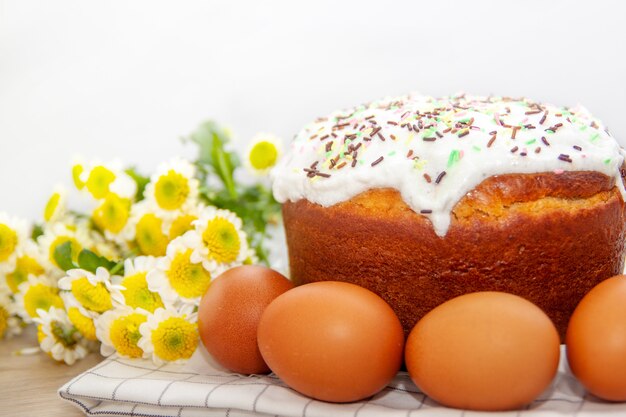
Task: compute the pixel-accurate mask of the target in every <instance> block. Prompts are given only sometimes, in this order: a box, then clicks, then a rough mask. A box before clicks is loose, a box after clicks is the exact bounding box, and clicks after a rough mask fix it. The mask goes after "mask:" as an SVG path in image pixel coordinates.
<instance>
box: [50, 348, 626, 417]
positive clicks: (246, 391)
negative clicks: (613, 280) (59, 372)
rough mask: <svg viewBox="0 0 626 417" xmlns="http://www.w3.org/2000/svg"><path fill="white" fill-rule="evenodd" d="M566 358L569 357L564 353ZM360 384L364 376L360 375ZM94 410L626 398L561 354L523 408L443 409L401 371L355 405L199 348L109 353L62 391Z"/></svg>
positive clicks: (348, 413)
mask: <svg viewBox="0 0 626 417" xmlns="http://www.w3.org/2000/svg"><path fill="white" fill-rule="evenodd" d="M561 357H562V359H564V356H563V355H562V356H561ZM355 383H358V381H355ZM59 395H60V396H61V398H63V399H64V400H67V401H70V402H72V403H73V404H75V405H76V406H78V407H79V408H80V409H82V410H83V411H84V412H85V413H86V414H87V415H90V416H146V417H156V416H159V417H165V416H167V417H170V416H172V417H192V416H204V417H207V416H226V417H237V416H292V417H322V416H324V417H327V416H333V417H344V416H345V417H357V416H358V417H367V416H372V417H374V416H375V417H385V416H389V417H396V416H398V417H399V416H402V417H409V416H416V417H417V416H422V415H424V416H440V417H465V416H466V417H469V416H479V415H484V416H489V417H496V416H498V417H499V416H507V417H509V416H510V417H513V416H515V417H517V416H542V417H544V416H555V417H556V416H558V417H564V416H576V417H590V416H608V415H613V416H624V415H626V403H622V404H611V403H606V402H603V401H601V400H599V399H597V398H595V397H593V396H591V395H589V394H586V393H585V390H584V389H583V388H582V386H581V385H580V384H579V383H578V381H576V379H575V378H574V377H573V376H572V374H571V373H570V371H569V370H568V369H567V367H566V364H565V361H564V360H562V361H561V364H560V367H559V373H558V375H557V377H556V378H555V380H554V381H553V383H552V385H551V386H550V387H549V388H548V389H547V390H546V391H545V392H544V393H543V394H542V395H541V396H540V397H539V398H537V399H536V400H535V401H533V403H532V404H530V405H529V406H528V407H526V408H525V409H524V410H519V411H511V412H505V413H477V412H469V411H463V410H456V409H451V408H446V407H443V406H441V405H439V404H437V403H435V402H434V401H432V400H431V399H429V398H428V397H426V396H425V395H424V394H423V393H421V392H420V391H419V390H418V389H417V388H416V387H415V385H414V384H413V383H412V382H411V379H410V378H409V376H408V374H407V373H405V372H400V373H399V374H398V375H397V376H396V377H395V378H394V380H393V381H391V383H389V385H388V386H387V387H386V388H385V389H384V390H383V391H381V392H380V393H378V394H377V395H375V396H374V397H372V398H370V399H368V400H365V401H360V402H356V403H350V404H331V403H325V402H321V401H316V400H312V399H310V398H307V397H305V396H303V395H301V394H298V393H297V392H295V391H293V390H292V389H290V388H289V387H287V386H286V385H285V384H284V383H283V382H281V381H280V379H278V377H276V376H275V375H273V374H271V375H253V376H244V375H239V374H233V373H229V372H227V371H225V370H223V369H221V368H220V367H219V366H218V365H216V364H215V363H214V362H213V361H212V360H211V358H210V357H208V355H207V354H206V353H205V352H204V349H198V351H197V352H196V354H195V355H194V357H193V358H192V359H191V360H190V361H189V362H188V363H187V364H185V365H174V364H168V365H164V366H155V365H153V364H152V362H150V361H146V360H129V359H122V358H119V357H110V358H108V359H106V360H105V361H103V362H102V363H100V364H99V365H97V366H95V367H94V368H92V369H91V370H89V371H87V372H84V373H83V374H81V375H78V376H77V377H76V378H74V379H73V380H71V381H70V382H68V383H67V384H65V385H64V386H63V387H61V388H60V389H59Z"/></svg>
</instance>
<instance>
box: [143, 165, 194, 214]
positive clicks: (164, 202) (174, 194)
mask: <svg viewBox="0 0 626 417" xmlns="http://www.w3.org/2000/svg"><path fill="white" fill-rule="evenodd" d="M195 175H196V167H195V166H194V165H193V164H192V163H190V162H189V161H186V160H184V159H181V158H174V159H172V160H171V161H169V162H167V163H165V164H162V165H161V166H159V168H158V169H157V171H156V172H155V173H154V175H152V177H151V178H150V183H149V184H148V185H147V186H146V189H145V191H144V196H145V197H146V200H147V201H149V202H150V203H151V204H154V205H155V206H156V207H159V208H160V209H161V210H165V211H168V212H171V211H174V210H185V208H186V207H188V206H190V205H194V204H195V203H196V198H197V196H198V180H197V179H196V178H194V177H195Z"/></svg>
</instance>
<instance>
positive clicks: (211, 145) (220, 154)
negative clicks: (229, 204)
mask: <svg viewBox="0 0 626 417" xmlns="http://www.w3.org/2000/svg"><path fill="white" fill-rule="evenodd" d="M190 139H191V141H192V142H195V143H196V144H197V145H198V159H197V161H196V165H198V168H199V171H200V174H201V175H204V178H201V179H202V180H203V181H202V182H205V183H206V175H207V174H209V173H214V174H215V175H217V177H218V178H219V179H220V180H221V182H222V184H223V185H224V188H225V189H226V190H227V191H228V194H229V195H230V197H231V198H233V199H234V198H237V188H236V186H235V180H234V178H233V173H234V171H235V168H237V167H238V166H239V159H238V158H237V155H236V154H235V153H234V152H230V151H227V150H226V149H225V145H226V144H227V143H228V142H229V141H230V136H229V135H228V133H226V132H225V131H224V129H222V128H221V127H220V126H219V125H218V124H217V123H215V122H213V121H207V122H204V123H203V124H201V125H200V127H198V129H197V130H196V131H195V132H194V133H192V134H191V135H190Z"/></svg>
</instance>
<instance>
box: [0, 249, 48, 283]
mask: <svg viewBox="0 0 626 417" xmlns="http://www.w3.org/2000/svg"><path fill="white" fill-rule="evenodd" d="M44 265H45V263H44V260H43V259H42V256H41V252H40V251H39V247H38V246H37V245H36V244H35V243H34V242H33V241H30V240H28V241H26V243H25V245H24V246H23V247H22V248H21V250H20V251H18V254H17V256H16V258H15V269H13V271H11V272H9V273H7V274H6V283H7V286H8V287H9V289H10V290H11V292H12V293H16V292H17V289H18V287H19V286H20V284H21V283H22V282H25V281H26V280H27V279H28V277H29V275H35V276H39V275H43V274H44V273H45V272H46V269H45V267H44Z"/></svg>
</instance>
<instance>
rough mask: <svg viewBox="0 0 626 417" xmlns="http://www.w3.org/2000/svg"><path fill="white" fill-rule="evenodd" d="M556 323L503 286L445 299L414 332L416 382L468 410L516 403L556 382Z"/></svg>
mask: <svg viewBox="0 0 626 417" xmlns="http://www.w3.org/2000/svg"><path fill="white" fill-rule="evenodd" d="M559 355H560V343H559V335H558V333H557V331H556V328H555V327H554V325H553V324H552V322H551V321H550V319H549V318H548V316H546V314H545V313H544V312H543V311H542V310H541V309H540V308H539V307H537V306H535V305H534V304H532V303H531V302H529V301H526V300H525V299H523V298H521V297H518V296H515V295H511V294H505V293H500V292H477V293H472V294H467V295H462V296H460V297H457V298H453V299H452V300H450V301H448V302H445V303H444V304H442V305H440V306H439V307H436V308H435V309H433V310H432V311H431V312H430V313H428V314H426V315H425V316H424V317H423V318H422V319H421V320H420V321H419V322H418V323H417V324H416V325H415V327H414V328H413V330H412V331H411V333H410V335H409V337H408V340H407V344H406V352H405V359H406V365H407V369H408V371H409V374H410V376H411V378H412V379H413V381H414V382H415V384H416V385H417V386H418V387H419V388H420V389H421V390H422V391H423V392H424V393H425V394H426V395H428V396H429V397H431V398H432V399H434V400H435V401H437V402H439V403H441V404H443V405H446V406H449V407H455V408H463V409H469V410H484V411H497V410H511V409H516V408H519V407H521V406H523V405H525V404H528V403H529V402H531V401H532V400H533V399H535V398H536V397H537V396H538V395H539V394H540V393H541V392H542V391H543V390H544V389H545V388H546V387H547V386H548V385H549V384H550V382H551V381H552V379H553V378H554V375H555V374H556V371H557V367H558V364H559Z"/></svg>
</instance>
